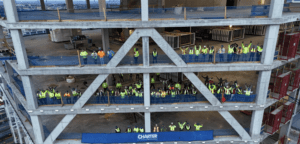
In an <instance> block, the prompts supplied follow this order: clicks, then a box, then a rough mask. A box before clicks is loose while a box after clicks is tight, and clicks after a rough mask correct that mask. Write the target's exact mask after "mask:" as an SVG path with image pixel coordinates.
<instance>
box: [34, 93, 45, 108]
mask: <svg viewBox="0 0 300 144" xmlns="http://www.w3.org/2000/svg"><path fill="white" fill-rule="evenodd" d="M36 95H37V97H38V99H39V103H40V105H44V97H43V95H42V91H37V92H36Z"/></svg>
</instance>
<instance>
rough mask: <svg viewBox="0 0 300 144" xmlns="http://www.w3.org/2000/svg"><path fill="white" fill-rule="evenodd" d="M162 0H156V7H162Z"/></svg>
mask: <svg viewBox="0 0 300 144" xmlns="http://www.w3.org/2000/svg"><path fill="white" fill-rule="evenodd" d="M162 2H163V0H157V7H158V8H162V6H163V3H162Z"/></svg>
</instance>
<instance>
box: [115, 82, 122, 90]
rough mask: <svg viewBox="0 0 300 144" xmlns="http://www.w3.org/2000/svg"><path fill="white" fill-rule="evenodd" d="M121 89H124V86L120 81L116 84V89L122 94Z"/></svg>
mask: <svg viewBox="0 0 300 144" xmlns="http://www.w3.org/2000/svg"><path fill="white" fill-rule="evenodd" d="M121 88H122V84H121V83H120V81H118V82H117V84H116V89H117V90H118V91H119V92H120V91H121Z"/></svg>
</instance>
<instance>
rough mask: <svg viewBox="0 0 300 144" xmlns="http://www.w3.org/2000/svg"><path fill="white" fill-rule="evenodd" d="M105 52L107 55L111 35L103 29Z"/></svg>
mask: <svg viewBox="0 0 300 144" xmlns="http://www.w3.org/2000/svg"><path fill="white" fill-rule="evenodd" d="M101 35H102V46H103V51H104V52H105V53H106V52H107V50H108V48H109V33H108V29H104V28H103V29H101Z"/></svg>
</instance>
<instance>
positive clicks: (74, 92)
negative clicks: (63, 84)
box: [69, 86, 78, 103]
mask: <svg viewBox="0 0 300 144" xmlns="http://www.w3.org/2000/svg"><path fill="white" fill-rule="evenodd" d="M69 88H70V86H69ZM77 89H78V86H77V88H72V89H71V92H72V95H73V103H76V101H77V99H78V98H77V96H78V93H77Z"/></svg>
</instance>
